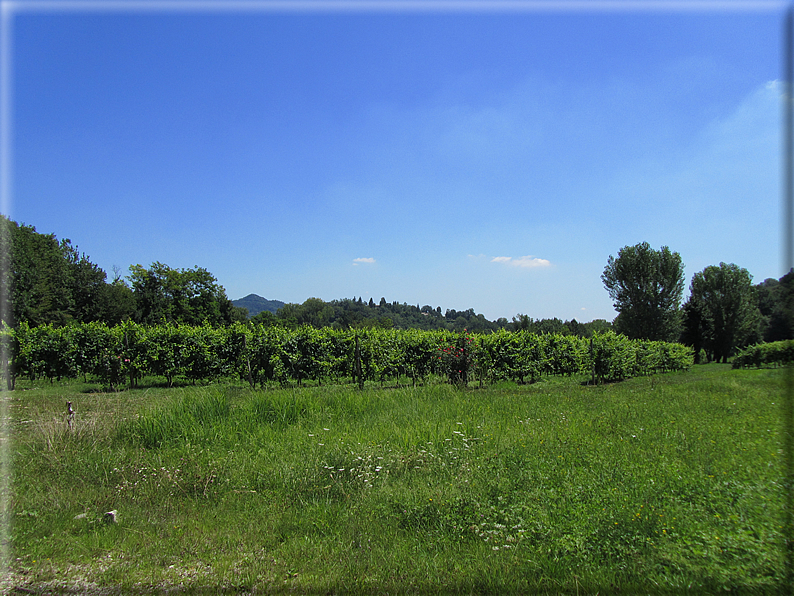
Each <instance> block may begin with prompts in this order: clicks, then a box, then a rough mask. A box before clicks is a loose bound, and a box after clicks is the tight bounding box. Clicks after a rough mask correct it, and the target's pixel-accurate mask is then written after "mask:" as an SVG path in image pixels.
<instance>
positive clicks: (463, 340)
mask: <svg viewBox="0 0 794 596" xmlns="http://www.w3.org/2000/svg"><path fill="white" fill-rule="evenodd" d="M473 348H474V346H473V340H472V338H471V336H469V334H468V332H467V331H466V330H465V329H464V330H463V333H458V334H456V335H455V340H454V341H453V342H452V344H451V345H448V346H442V347H440V348H438V363H439V366H440V369H441V372H442V374H445V375H446V376H447V379H448V380H449V382H450V383H452V384H453V385H457V386H458V387H466V385H468V383H469V373H470V372H471V371H472V370H473V368H474V350H473Z"/></svg>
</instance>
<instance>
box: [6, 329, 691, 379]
mask: <svg viewBox="0 0 794 596" xmlns="http://www.w3.org/2000/svg"><path fill="white" fill-rule="evenodd" d="M5 333H6V339H5V340H4V341H5V342H6V343H7V344H8V345H9V346H10V347H11V348H12V349H11V352H10V355H11V356H12V360H11V361H10V362H9V369H8V372H7V373H6V374H7V375H8V377H7V378H8V379H9V383H10V384H13V378H16V376H19V375H24V376H26V377H28V378H30V379H31V380H33V379H37V378H47V379H50V380H54V379H61V378H76V377H78V376H82V377H83V379H84V380H87V379H88V377H89V376H94V377H97V378H98V379H99V380H100V382H101V383H102V384H103V385H104V386H106V387H109V388H111V389H116V388H119V387H120V386H121V385H122V384H123V383H124V382H125V380H127V379H128V381H129V387H135V386H136V385H137V383H138V380H139V379H141V378H142V377H144V376H146V375H155V376H161V377H165V380H166V383H167V384H168V385H169V386H171V385H173V384H174V382H175V380H176V379H177V378H180V377H181V378H184V379H185V380H186V381H189V382H191V383H194V384H195V383H199V382H201V383H206V382H211V381H214V380H217V379H221V378H229V377H238V378H241V379H245V380H247V381H248V383H249V385H250V387H251V388H252V389H253V388H255V387H256V386H257V385H259V386H264V385H265V384H267V383H271V382H277V383H279V384H280V385H286V384H287V383H290V382H295V383H297V384H298V385H299V386H301V385H303V384H304V383H305V382H306V381H313V382H315V383H317V384H323V383H325V382H328V381H332V382H336V383H340V382H342V383H344V382H346V381H347V380H349V379H351V378H352V377H353V376H354V373H355V370H356V361H355V345H356V338H358V342H359V358H360V364H361V377H362V382H363V381H369V382H380V383H381V384H384V383H386V382H394V383H398V384H399V383H400V382H401V381H400V380H401V379H405V378H406V377H407V378H409V379H410V380H411V384H412V385H414V386H415V385H417V383H423V382H426V381H427V380H428V379H429V378H430V377H431V376H432V375H440V376H441V377H443V378H444V379H445V380H446V381H448V382H449V383H452V384H453V385H457V386H460V387H466V386H468V384H469V383H470V382H471V381H474V380H477V381H479V385H480V386H483V384H484V383H485V382H493V381H503V380H508V381H515V382H517V383H525V382H530V383H532V382H535V381H537V380H538V379H540V378H541V376H543V375H565V376H570V375H573V374H577V373H586V374H591V373H593V371H594V370H595V373H593V374H594V376H595V377H596V378H597V379H598V380H599V381H619V380H623V379H626V378H629V377H632V376H638V375H647V374H653V373H655V372H660V371H670V370H682V369H686V368H688V367H689V366H690V365H691V361H692V353H691V350H690V349H689V348H686V347H684V346H680V345H677V344H667V343H664V342H653V341H649V340H629V339H628V338H626V337H625V336H620V335H616V334H615V333H614V332H612V331H607V332H604V333H596V334H595V335H594V336H593V337H592V338H591V340H589V342H588V340H587V339H584V338H580V337H575V336H570V335H562V334H550V333H545V334H540V335H537V334H534V333H530V332H527V331H520V332H510V331H506V330H504V329H502V330H500V331H498V332H497V333H492V334H489V335H473V334H468V333H465V332H464V333H455V332H450V331H420V330H418V329H411V330H407V331H400V330H396V329H378V328H372V329H361V330H342V329H333V328H328V327H326V328H323V329H315V328H314V327H311V326H308V325H303V326H300V327H298V328H296V329H292V330H290V329H286V328H284V327H281V326H271V327H264V326H250V325H244V324H242V323H235V324H234V325H231V326H229V327H219V328H216V327H211V326H210V325H208V324H204V325H201V326H198V327H192V326H188V325H176V324H173V323H165V324H162V325H156V326H145V325H138V324H137V323H134V322H132V321H126V322H125V323H124V324H123V325H119V326H116V327H108V326H107V325H105V324H104V323H97V322H93V323H86V324H83V325H76V324H75V325H70V326H68V327H55V326H53V325H40V326H39V327H29V326H28V325H27V324H24V323H23V324H22V325H20V326H19V328H18V329H16V330H9V329H7V330H6V332H5Z"/></svg>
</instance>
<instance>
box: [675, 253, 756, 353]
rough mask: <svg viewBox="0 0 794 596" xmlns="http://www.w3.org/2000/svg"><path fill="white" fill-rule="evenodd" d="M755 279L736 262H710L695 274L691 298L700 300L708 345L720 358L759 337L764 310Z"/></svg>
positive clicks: (695, 300) (708, 348)
mask: <svg viewBox="0 0 794 596" xmlns="http://www.w3.org/2000/svg"><path fill="white" fill-rule="evenodd" d="M752 280H753V277H752V275H750V274H749V273H748V271H747V269H743V268H741V267H739V266H738V265H735V264H733V263H728V264H726V263H720V265H719V267H717V266H714V265H711V266H709V267H706V268H705V269H704V270H703V271H701V272H699V273H696V274H695V275H694V276H693V277H692V284H691V286H690V292H691V298H690V301H691V302H695V303H699V309H700V310H701V314H700V316H701V317H702V322H701V324H702V326H703V329H704V330H705V332H704V335H705V338H704V340H705V345H706V349H707V351H709V352H710V353H711V354H712V355H713V357H714V359H715V360H717V361H718V362H719V361H722V362H727V361H728V357H729V356H731V354H732V353H733V351H734V350H735V349H736V348H739V347H743V346H744V345H747V343H748V342H753V341H756V340H757V339H758V337H757V336H758V330H759V324H760V321H761V313H760V311H759V309H758V299H757V297H756V293H755V290H754V288H753V284H752Z"/></svg>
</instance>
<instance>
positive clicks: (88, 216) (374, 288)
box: [5, 2, 783, 321]
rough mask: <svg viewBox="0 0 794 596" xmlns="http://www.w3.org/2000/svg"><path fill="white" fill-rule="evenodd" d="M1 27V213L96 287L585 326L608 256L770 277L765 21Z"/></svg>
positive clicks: (54, 20)
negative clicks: (193, 285) (470, 312)
mask: <svg viewBox="0 0 794 596" xmlns="http://www.w3.org/2000/svg"><path fill="white" fill-rule="evenodd" d="M188 5H189V3H188ZM16 6H17V7H21V8H20V9H19V10H16V11H14V13H13V23H12V33H13V36H12V38H11V39H12V43H11V47H12V54H11V60H12V65H13V70H12V82H13V86H12V89H13V92H12V99H13V101H12V102H11V107H12V111H11V114H12V121H13V137H12V139H11V143H10V147H11V149H12V155H13V162H12V171H13V180H12V185H11V197H10V201H8V202H7V204H6V207H5V210H6V212H7V214H8V215H10V216H11V217H12V218H13V219H14V220H16V221H19V222H24V223H26V224H29V225H34V226H36V228H37V230H38V231H39V232H46V233H49V232H52V233H55V234H56V235H57V236H58V237H59V238H70V239H72V241H73V242H75V243H76V244H77V245H78V246H79V248H80V250H81V251H84V252H85V253H86V254H87V255H88V256H89V257H90V258H91V260H92V261H93V262H94V263H97V264H98V265H99V266H101V267H102V268H103V269H105V270H106V271H107V272H108V273H109V274H112V269H113V267H114V266H116V267H119V268H121V269H122V271H123V272H124V273H125V274H126V273H127V269H128V267H129V266H130V265H132V264H137V263H140V264H142V265H149V264H151V263H152V262H154V261H160V262H163V263H166V264H167V265H169V266H171V267H175V268H187V267H194V266H200V267H204V268H206V269H208V270H209V271H210V272H212V273H213V274H214V275H215V276H216V277H217V279H218V281H219V283H220V284H221V285H223V286H224V288H225V289H226V292H227V295H228V296H229V297H230V298H232V299H235V298H241V297H243V296H245V295H247V294H249V293H256V294H259V295H261V296H264V297H266V298H270V299H278V300H283V301H285V302H303V301H304V300H305V299H306V298H309V297H312V296H316V297H319V298H322V299H324V300H332V299H336V298H345V297H354V296H355V297H358V296H362V297H363V298H364V299H365V300H367V299H369V298H370V297H372V298H374V299H375V301H378V300H379V299H380V298H381V297H382V296H383V297H385V298H386V299H387V300H388V301H393V300H397V301H400V302H407V303H409V304H420V305H424V304H429V305H431V306H433V307H436V306H441V307H442V310H444V309H448V308H454V309H457V310H463V309H467V308H474V310H475V311H476V312H480V313H483V314H484V315H485V316H486V317H487V318H489V319H496V318H497V317H507V318H510V317H512V316H514V315H516V314H517V313H525V314H528V315H530V316H531V317H534V318H547V317H559V318H561V319H571V318H576V319H577V320H579V321H589V320H592V319H595V318H605V319H608V320H611V319H612V318H614V316H615V314H616V313H615V311H614V310H613V308H612V304H611V301H610V300H609V297H608V295H607V292H606V290H605V289H604V287H603V285H602V282H601V279H600V276H601V273H602V271H603V269H604V266H605V265H606V261H607V259H608V257H609V255H617V252H618V251H619V250H620V248H621V247H623V246H625V245H629V244H635V243H638V242H642V241H647V242H649V243H650V244H651V245H652V246H653V247H654V248H659V247H661V246H662V245H667V246H669V247H670V248H671V249H672V250H674V251H677V252H679V253H680V254H681V256H682V259H683V261H684V263H685V265H686V269H685V274H686V283H687V286H688V284H689V281H690V280H691V277H692V275H693V274H694V273H696V272H698V271H701V270H702V269H703V268H704V267H706V266H708V265H715V264H718V263H720V262H721V261H724V262H733V263H736V264H738V265H739V266H741V267H745V268H747V269H748V271H750V273H751V274H752V275H753V277H754V279H755V280H756V281H762V280H763V279H765V278H768V277H780V276H781V275H782V273H783V271H782V265H781V248H780V246H781V234H782V225H781V223H780V216H781V212H782V209H781V206H780V203H781V190H780V188H781V187H780V182H781V174H780V165H781V162H780V147H781V138H780V131H779V129H780V115H781V106H780V92H781V87H780V84H779V82H778V79H779V78H780V72H781V66H780V60H781V55H782V53H781V33H782V15H783V5H782V4H781V5H780V8H779V9H776V8H774V7H772V8H769V6H768V5H766V10H758V11H748V10H739V9H737V10H733V9H731V8H730V7H729V8H727V9H723V10H718V11H708V12H703V11H701V12H698V11H695V10H675V9H669V7H668V9H665V10H658V11H636V10H634V11H632V10H603V9H601V8H599V6H601V5H600V4H599V3H594V4H593V9H592V10H587V11H582V10H579V11H577V10H556V11H555V10H549V11H547V10H536V11H532V10H524V11H510V12H498V11H494V12H487V11H474V12H470V11H456V10H448V11H440V12H418V11H410V10H399V9H396V10H392V11H386V12H374V11H367V10H361V11H334V10H324V11H312V10H308V11H301V12H288V11H285V12H274V11H270V10H262V11H256V10H254V11H245V12H242V11H238V12H234V11H231V10H230V11H214V12H206V11H205V12H200V11H197V10H185V11H179V12H173V11H172V12H168V11H164V10H148V11H141V10H134V9H133V10H130V11H104V10H101V9H100V10H72V9H68V10H61V11H57V12H54V11H53V10H49V9H47V10H45V9H43V8H39V9H35V10H34V9H32V7H30V9H28V10H25V2H20V3H18V5H16ZM65 6H67V7H68V6H70V3H69V2H66V3H65ZM71 6H72V7H73V6H74V5H71ZM745 8H746V6H745ZM686 294H688V292H687V293H686ZM686 294H685V296H686Z"/></svg>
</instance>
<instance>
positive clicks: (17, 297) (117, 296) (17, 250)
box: [0, 215, 247, 327]
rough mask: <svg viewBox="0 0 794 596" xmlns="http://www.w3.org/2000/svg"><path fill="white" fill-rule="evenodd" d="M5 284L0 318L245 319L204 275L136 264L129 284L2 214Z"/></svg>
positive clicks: (0, 270) (39, 321) (14, 321)
mask: <svg viewBox="0 0 794 596" xmlns="http://www.w3.org/2000/svg"><path fill="white" fill-rule="evenodd" d="M0 284H2V291H3V295H4V296H5V297H6V299H7V300H6V302H5V304H3V309H2V311H1V312H0V319H1V320H2V321H3V322H4V323H5V324H6V325H8V326H9V327H17V326H19V324H20V323H23V322H24V323H26V324H28V325H30V326H32V327H36V326H39V325H56V326H64V325H69V324H72V323H92V322H101V323H105V324H107V325H118V324H120V323H122V322H123V321H134V322H136V323H140V324H147V325H151V324H157V323H178V324H186V325H202V324H204V323H205V322H206V323H209V324H210V325H228V324H231V323H232V322H234V321H240V320H245V318H246V314H247V311H245V310H244V309H239V308H237V307H235V306H234V305H233V304H232V302H231V300H229V298H228V297H227V296H226V291H225V290H224V289H223V287H222V286H221V285H220V284H218V281H217V280H216V279H215V277H214V276H213V275H212V274H211V273H210V272H209V271H207V270H206V269H203V268H201V267H194V268H192V269H172V268H170V267H168V266H167V265H165V264H163V263H159V262H155V263H153V264H152V265H151V266H149V267H143V266H142V265H133V266H132V267H130V274H129V276H128V277H127V279H126V280H125V279H124V278H122V276H121V275H120V273H119V271H118V270H116V271H114V276H113V279H112V280H110V281H108V279H107V273H106V272H105V271H104V270H103V269H102V268H101V267H99V266H98V265H96V264H94V263H92V262H91V260H90V259H89V257H88V256H87V255H85V253H81V252H80V251H79V249H78V247H77V246H75V245H73V244H72V242H71V240H69V239H64V240H58V239H57V238H56V237H55V235H54V234H41V233H39V232H37V231H36V228H35V227H33V226H27V225H20V224H18V223H16V222H15V221H12V220H10V219H8V218H6V217H4V216H2V215H0Z"/></svg>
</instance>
